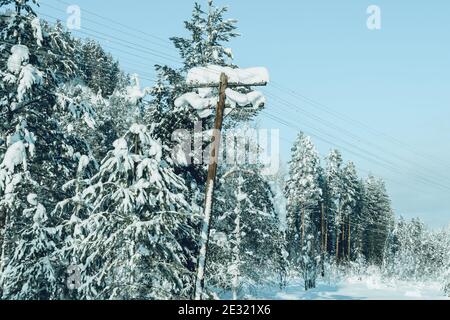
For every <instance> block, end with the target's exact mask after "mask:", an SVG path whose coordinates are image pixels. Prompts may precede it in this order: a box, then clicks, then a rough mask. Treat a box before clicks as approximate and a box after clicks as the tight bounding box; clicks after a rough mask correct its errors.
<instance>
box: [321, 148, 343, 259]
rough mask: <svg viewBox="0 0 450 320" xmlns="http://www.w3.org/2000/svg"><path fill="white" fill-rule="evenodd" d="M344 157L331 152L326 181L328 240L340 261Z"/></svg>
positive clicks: (338, 153) (333, 151) (332, 251)
mask: <svg viewBox="0 0 450 320" xmlns="http://www.w3.org/2000/svg"><path fill="white" fill-rule="evenodd" d="M342 166H343V160H342V155H341V153H340V152H339V151H338V150H331V152H330V154H329V155H328V157H327V158H326V168H325V172H324V175H325V181H326V187H327V190H326V191H325V194H326V195H327V198H328V199H327V200H326V202H327V204H328V205H327V212H326V215H327V221H328V233H329V235H330V236H329V237H328V240H329V241H330V244H331V245H330V247H331V253H332V254H334V256H335V257H336V262H337V261H339V257H340V255H339V253H340V251H339V248H340V247H339V244H340V237H341V227H342V226H341V224H342V194H341V192H342Z"/></svg>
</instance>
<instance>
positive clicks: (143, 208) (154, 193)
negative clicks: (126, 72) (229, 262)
mask: <svg viewBox="0 0 450 320" xmlns="http://www.w3.org/2000/svg"><path fill="white" fill-rule="evenodd" d="M74 183H77V181H74ZM85 185H86V187H84V188H81V190H80V192H78V193H77V194H76V196H75V197H73V198H71V199H68V200H65V201H64V202H62V203H60V205H59V206H58V210H57V211H58V212H61V213H62V214H63V215H64V216H67V215H72V217H71V218H70V220H68V221H67V222H66V223H65V225H64V227H63V228H61V229H60V234H61V235H65V238H66V239H67V244H66V246H65V248H63V250H62V252H63V256H64V257H65V263H66V264H67V265H68V266H69V265H79V266H80V268H81V287H79V288H78V295H77V297H78V298H80V299H174V298H189V295H190V291H191V287H190V286H191V285H192V283H193V278H192V273H191V272H189V270H188V269H187V268H186V265H187V264H188V263H189V261H188V260H192V256H191V253H190V252H189V251H188V249H187V248H186V247H185V245H184V243H183V241H184V240H185V239H188V238H192V237H193V231H192V229H191V228H190V227H189V226H190V225H192V222H191V221H190V219H192V215H191V214H190V213H189V204H188V203H187V202H186V200H185V198H184V196H183V193H184V192H185V190H186V186H185V184H184V181H183V180H182V179H181V178H179V177H178V176H177V175H175V174H174V172H173V170H172V169H171V168H170V167H169V165H168V163H167V161H165V160H164V157H163V155H162V147H161V146H160V144H159V143H158V142H157V141H155V140H154V139H153V138H152V136H151V135H150V133H149V131H148V130H147V128H146V127H145V126H143V125H137V124H135V125H132V126H131V128H130V130H129V131H128V132H127V133H126V135H125V136H124V137H123V138H120V139H118V140H116V141H115V142H114V150H112V151H110V152H109V153H108V155H107V157H106V158H105V159H104V160H103V162H102V165H101V167H100V170H99V172H98V173H97V174H96V175H95V176H94V177H92V178H91V179H90V180H89V181H88V182H87V183H85Z"/></svg>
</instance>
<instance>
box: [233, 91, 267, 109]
mask: <svg viewBox="0 0 450 320" xmlns="http://www.w3.org/2000/svg"><path fill="white" fill-rule="evenodd" d="M225 94H226V96H227V99H228V102H229V103H230V105H231V108H235V107H236V106H240V107H246V106H252V107H253V108H254V109H259V108H260V107H261V106H263V105H264V104H265V103H266V98H265V97H264V95H263V94H262V93H261V92H259V91H252V92H250V93H247V94H244V93H240V92H237V91H235V90H232V89H230V88H228V89H226V90H225Z"/></svg>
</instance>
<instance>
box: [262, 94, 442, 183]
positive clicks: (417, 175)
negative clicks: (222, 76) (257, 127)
mask: <svg viewBox="0 0 450 320" xmlns="http://www.w3.org/2000/svg"><path fill="white" fill-rule="evenodd" d="M266 95H267V96H269V97H271V96H272V97H274V99H276V100H278V101H279V102H280V103H282V104H283V105H285V106H287V107H291V108H293V109H294V110H300V111H305V110H304V109H301V108H299V107H298V106H297V105H293V104H290V103H289V102H287V101H285V100H283V99H282V98H279V97H277V96H274V95H272V94H267V93H266ZM305 115H307V116H308V117H309V118H312V119H314V120H317V121H319V123H321V124H323V123H325V124H326V125H327V127H331V128H335V129H336V130H337V131H339V132H342V131H341V129H340V128H339V127H338V126H335V125H333V123H330V122H329V121H327V120H325V119H323V118H321V117H318V116H315V115H313V114H311V113H309V112H305ZM314 129H316V128H314ZM316 130H318V129H316ZM322 132H323V131H322ZM323 133H324V134H326V135H328V136H330V137H331V138H332V139H338V140H341V141H343V143H345V144H348V145H350V146H351V147H353V148H355V149H357V150H360V151H362V152H364V153H366V154H368V155H370V156H371V157H373V158H375V159H378V161H382V162H385V163H386V164H387V165H389V166H391V167H392V168H394V169H395V170H398V169H400V170H401V169H402V168H401V167H399V166H398V165H396V164H395V163H393V162H392V161H389V160H385V159H384V158H382V157H381V156H379V155H375V154H373V153H372V152H370V151H367V150H364V149H362V148H361V147H359V146H356V145H354V144H353V143H349V142H347V141H346V140H344V139H342V138H340V137H337V136H331V135H330V134H327V133H325V132H323ZM401 160H402V161H404V162H405V163H409V161H406V160H405V159H401ZM413 175H415V176H416V177H418V178H419V179H420V180H423V181H427V182H431V183H434V184H436V185H440V186H441V187H442V188H444V189H447V190H450V187H448V186H447V185H445V184H443V183H441V182H439V181H438V180H435V179H429V178H428V177H427V176H423V175H420V174H418V173H414V174H413Z"/></svg>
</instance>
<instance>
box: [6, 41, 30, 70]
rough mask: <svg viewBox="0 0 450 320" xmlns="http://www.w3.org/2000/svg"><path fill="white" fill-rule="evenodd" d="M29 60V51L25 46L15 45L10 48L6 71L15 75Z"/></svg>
mask: <svg viewBox="0 0 450 320" xmlns="http://www.w3.org/2000/svg"><path fill="white" fill-rule="evenodd" d="M29 59H30V51H29V50H28V47H27V46H24V45H15V46H13V47H12V48H11V56H10V57H9V59H8V63H7V66H8V71H9V72H11V73H14V74H17V73H19V72H20V70H21V69H22V64H23V63H24V62H28V60H29Z"/></svg>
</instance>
